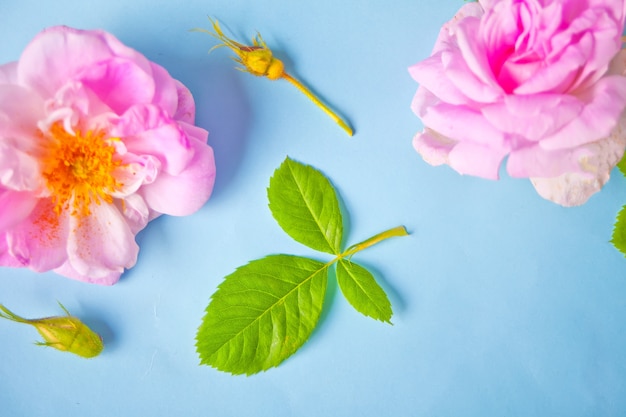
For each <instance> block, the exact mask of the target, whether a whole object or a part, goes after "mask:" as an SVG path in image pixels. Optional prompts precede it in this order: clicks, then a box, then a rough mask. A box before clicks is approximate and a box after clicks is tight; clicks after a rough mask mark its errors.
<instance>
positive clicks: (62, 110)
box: [0, 27, 215, 285]
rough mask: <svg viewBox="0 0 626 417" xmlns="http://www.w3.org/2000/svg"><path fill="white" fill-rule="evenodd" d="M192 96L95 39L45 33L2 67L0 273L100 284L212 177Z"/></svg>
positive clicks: (118, 47) (205, 191) (153, 67)
mask: <svg viewBox="0 0 626 417" xmlns="http://www.w3.org/2000/svg"><path fill="white" fill-rule="evenodd" d="M194 117H195V104H194V101H193V97H192V96H191V93H190V92H189V90H188V89H187V88H186V87H185V86H183V85H182V84H181V83H180V82H179V81H177V80H174V79H173V78H172V77H171V76H170V75H169V74H168V72H167V71H166V70H165V69H163V68H162V67H160V66H159V65H157V64H155V63H153V62H150V61H149V60H148V59H146V58H145V57H144V56H143V55H141V54H140V53H138V52H137V51H135V50H133V49H131V48H128V47H126V46H124V45H123V44H122V43H120V41H119V40H117V39H116V38H115V37H113V36H112V35H110V34H108V33H106V32H103V31H98V30H94V31H83V30H75V29H71V28H68V27H53V28H50V29H48V30H45V31H43V32H42V33H40V34H39V35H38V36H37V37H36V38H35V39H34V40H33V41H32V42H31V43H30V44H29V45H28V46H27V47H26V49H25V50H24V52H23V54H22V56H21V57H20V59H19V61H17V62H11V63H8V64H5V65H2V66H0V265H3V266H11V267H28V268H30V269H32V270H35V271H48V270H54V271H56V272H57V273H59V274H62V275H65V276H67V277H70V278H74V279H78V280H81V281H86V282H92V283H97V284H107V285H110V284H113V283H115V282H116V281H117V280H118V279H119V277H120V275H121V274H122V272H123V271H124V269H125V268H130V267H132V266H133V265H134V264H135V262H136V259H137V254H138V251H139V247H138V246H137V243H136V242H135V235H136V234H137V233H138V232H139V231H140V230H142V229H143V228H144V227H145V226H146V225H147V224H148V222H149V221H150V220H152V219H154V218H155V217H157V216H159V215H161V214H170V215H176V216H182V215H187V214H190V213H193V212H194V211H196V210H198V209H199V208H200V207H201V206H202V205H203V204H204V203H205V202H206V200H207V199H208V198H209V196H210V194H211V191H212V188H213V182H214V177H215V164H214V160H213V151H212V149H211V147H209V146H208V145H207V137H208V132H207V131H206V130H204V129H201V128H199V127H196V126H194V124H193V123H194Z"/></svg>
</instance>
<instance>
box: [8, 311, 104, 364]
mask: <svg viewBox="0 0 626 417" xmlns="http://www.w3.org/2000/svg"><path fill="white" fill-rule="evenodd" d="M59 305H60V306H61V308H62V309H63V311H65V313H66V314H67V315H66V316H59V317H46V318H43V319H32V320H31V319H25V318H23V317H20V316H18V315H17V314H15V313H13V312H12V311H10V310H9V309H8V308H6V307H5V306H3V305H2V304H0V317H2V318H5V319H7V320H12V321H15V322H18V323H26V324H29V325H31V326H33V327H35V328H36V329H37V331H38V332H39V334H41V336H42V337H43V339H44V341H43V342H36V344H37V345H40V346H50V347H53V348H55V349H58V350H62V351H67V352H71V353H73V354H75V355H78V356H82V357H83V358H93V357H95V356H98V355H99V354H100V352H102V349H103V348H104V345H103V343H102V338H101V337H100V335H98V334H97V333H96V332H94V331H93V330H91V329H90V328H89V327H87V326H86V325H85V324H84V323H83V322H82V321H80V320H79V319H78V318H77V317H73V316H71V315H70V313H69V312H68V311H67V309H66V308H65V307H64V306H63V304H61V303H59Z"/></svg>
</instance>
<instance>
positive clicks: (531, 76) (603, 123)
mask: <svg viewBox="0 0 626 417" xmlns="http://www.w3.org/2000/svg"><path fill="white" fill-rule="evenodd" d="M624 12H625V4H624V0H585V1H581V0H561V1H550V0H499V1H498V0H481V1H480V2H478V3H469V4H466V5H464V6H463V7H461V9H460V10H459V11H458V13H457V14H456V15H455V16H454V18H453V19H452V20H451V21H449V22H447V23H446V24H445V25H444V26H443V28H442V30H441V32H440V34H439V37H438V39H437V41H436V43H435V47H434V50H433V53H432V55H431V56H430V57H429V58H428V59H426V60H424V61H422V62H420V63H418V64H416V65H414V66H412V67H410V69H409V71H410V74H411V75H412V77H413V78H414V79H415V80H416V81H417V82H419V83H420V87H419V88H418V90H417V94H416V95H415V98H414V100H413V103H412V108H413V110H414V112H415V113H416V114H417V115H418V116H419V117H420V118H421V119H422V121H423V123H424V126H425V129H424V131H423V132H422V133H419V134H418V135H417V136H415V138H414V140H413V145H414V147H415V149H416V150H417V151H418V152H419V153H420V154H421V155H422V157H423V158H424V160H425V161H426V162H428V163H430V164H432V165H440V164H448V165H450V166H451V167H452V168H454V169H455V170H456V171H458V172H459V173H461V174H470V175H475V176H480V177H484V178H490V179H497V178H498V171H499V168H500V165H501V163H502V161H503V160H504V158H505V157H507V156H508V159H507V164H506V166H507V171H508V173H509V175H511V176H513V177H530V178H531V179H532V180H533V183H534V184H535V186H536V187H537V189H538V190H539V191H540V194H541V195H542V196H544V197H546V198H548V199H551V200H553V201H555V202H557V203H560V204H563V205H566V206H569V205H577V204H582V203H584V202H585V201H586V200H587V199H588V198H589V196H590V195H591V194H593V193H594V192H596V191H598V190H599V189H600V188H601V187H602V185H603V184H604V183H605V182H606V181H607V180H608V178H609V174H610V171H611V169H612V168H613V167H614V166H615V164H616V163H617V162H618V161H619V160H620V158H621V157H622V155H623V153H624V147H625V146H626V143H625V140H624V136H623V134H622V127H620V124H621V123H620V117H622V113H623V111H624V108H625V107H626V77H624V72H625V70H626V60H625V59H624V54H623V53H622V52H621V45H622V41H621V35H622V30H623V26H624Z"/></svg>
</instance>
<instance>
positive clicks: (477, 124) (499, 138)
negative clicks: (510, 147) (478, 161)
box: [422, 103, 505, 148]
mask: <svg viewBox="0 0 626 417" xmlns="http://www.w3.org/2000/svg"><path fill="white" fill-rule="evenodd" d="M422 121H423V122H424V125H425V126H428V127H429V128H431V129H432V130H434V131H436V132H439V134H441V135H443V136H446V137H449V138H452V139H454V140H456V141H458V142H473V143H477V144H481V146H486V147H489V146H493V147H496V148H497V147H503V146H505V134H504V132H502V131H500V130H498V129H496V128H495V127H494V126H493V125H492V124H491V123H489V121H488V120H487V119H486V118H485V116H483V114H482V113H481V112H480V111H475V110H473V109H471V108H468V107H465V106H454V105H450V104H447V103H441V104H438V105H435V106H432V107H429V108H427V109H426V112H425V113H424V115H423V116H422ZM470 126H471V128H470Z"/></svg>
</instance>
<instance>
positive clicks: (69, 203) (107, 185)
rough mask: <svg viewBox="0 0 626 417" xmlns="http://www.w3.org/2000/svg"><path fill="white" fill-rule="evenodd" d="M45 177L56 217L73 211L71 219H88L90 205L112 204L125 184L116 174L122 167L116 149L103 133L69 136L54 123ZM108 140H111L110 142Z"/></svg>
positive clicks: (77, 131) (44, 166)
mask: <svg viewBox="0 0 626 417" xmlns="http://www.w3.org/2000/svg"><path fill="white" fill-rule="evenodd" d="M44 136H45V137H46V139H48V140H49V142H48V143H47V145H46V146H45V154H44V158H43V170H42V176H43V178H44V179H45V180H46V185H47V187H48V190H49V191H50V194H51V198H52V201H53V203H54V210H55V212H56V213H57V214H60V213H61V212H62V211H64V210H67V209H70V208H71V214H72V215H81V216H87V215H89V214H90V209H89V206H90V205H91V203H96V204H100V202H101V201H104V202H106V203H112V202H113V197H112V196H111V193H112V192H114V191H115V190H116V189H119V188H120V187H121V186H122V184H121V183H120V182H119V181H117V180H116V179H115V177H114V176H113V172H114V171H115V169H116V168H118V167H119V166H120V165H121V161H120V160H119V159H117V158H116V157H115V147H114V146H113V145H112V144H111V143H110V142H109V141H110V140H115V138H106V136H105V132H103V131H91V130H88V131H87V132H85V133H83V132H82V131H80V130H78V129H77V130H76V133H75V134H71V133H68V132H67V131H66V130H65V129H64V128H63V126H62V125H61V124H60V123H55V124H54V125H52V127H51V128H50V130H49V132H48V133H47V134H44ZM107 139H108V140H107Z"/></svg>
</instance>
